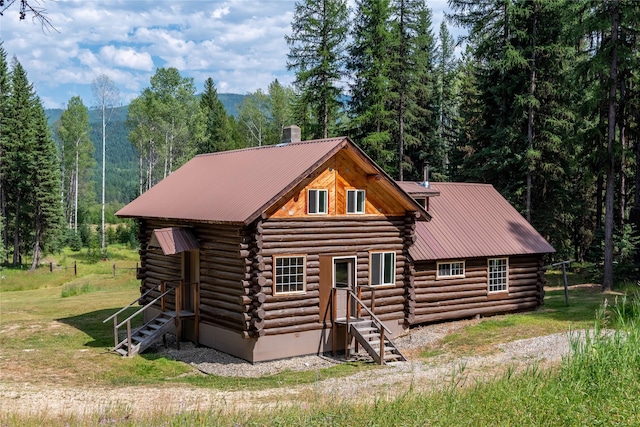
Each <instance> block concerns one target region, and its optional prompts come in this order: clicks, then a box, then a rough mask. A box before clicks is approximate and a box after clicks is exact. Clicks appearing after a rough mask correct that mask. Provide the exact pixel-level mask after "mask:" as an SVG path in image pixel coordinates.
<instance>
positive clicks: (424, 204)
mask: <svg viewBox="0 0 640 427" xmlns="http://www.w3.org/2000/svg"><path fill="white" fill-rule="evenodd" d="M415 201H416V202H418V204H419V205H420V206H422V207H423V208H425V209H426V208H427V199H426V197H416V198H415Z"/></svg>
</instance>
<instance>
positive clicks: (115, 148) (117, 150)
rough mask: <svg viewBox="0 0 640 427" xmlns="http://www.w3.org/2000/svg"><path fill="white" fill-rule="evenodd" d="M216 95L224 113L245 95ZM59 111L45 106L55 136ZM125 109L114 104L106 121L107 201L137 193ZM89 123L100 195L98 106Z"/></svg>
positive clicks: (234, 110) (232, 109)
mask: <svg viewBox="0 0 640 427" xmlns="http://www.w3.org/2000/svg"><path fill="white" fill-rule="evenodd" d="M218 97H219V98H220V101H221V102H222V104H223V105H224V107H225V109H226V110H227V113H228V114H230V115H233V116H237V115H238V106H239V105H240V103H241V102H242V100H243V99H244V97H245V95H240V94H236V93H220V94H218ZM62 111H64V110H62V109H59V108H56V109H48V110H45V112H46V115H47V120H48V122H49V127H50V128H51V129H52V134H53V135H54V137H55V138H56V139H57V132H56V122H57V121H58V120H60V116H62ZM128 112H129V106H128V105H125V106H122V107H117V108H115V109H114V110H113V114H112V116H111V118H110V120H109V122H108V124H107V147H106V157H107V167H106V173H105V190H106V192H105V201H106V202H107V203H109V202H117V203H128V202H130V201H131V200H133V199H134V198H135V197H136V196H137V195H138V153H137V151H136V149H135V147H134V146H133V145H132V144H131V142H130V141H129V139H128V136H129V131H128V129H127V127H126V120H127V114H128ZM89 124H90V125H91V132H90V138H91V141H92V142H93V145H94V147H95V151H94V158H95V160H96V170H95V172H94V174H93V179H94V182H95V185H94V188H95V189H96V197H97V198H100V197H101V192H100V187H101V184H100V182H101V180H102V168H101V164H102V132H101V128H102V116H101V112H100V110H98V109H90V110H89ZM96 202H99V200H96Z"/></svg>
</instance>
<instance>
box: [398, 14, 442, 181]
mask: <svg viewBox="0 0 640 427" xmlns="http://www.w3.org/2000/svg"><path fill="white" fill-rule="evenodd" d="M415 13H416V17H415V21H414V22H415V23H414V37H413V40H412V43H411V49H410V55H411V56H412V61H410V62H409V63H412V64H413V73H411V74H410V75H409V76H408V81H409V87H410V88H411V89H412V90H411V91H410V92H407V94H406V96H405V99H406V104H405V105H406V110H405V118H404V120H403V121H404V122H405V124H406V126H405V127H404V132H403V135H402V140H403V141H404V150H403V151H404V154H405V155H404V159H402V161H401V162H400V163H399V165H400V164H401V165H402V170H401V175H402V178H403V179H409V180H420V179H421V178H422V176H423V174H422V170H423V164H424V163H425V162H429V163H430V164H433V165H435V166H436V170H437V171H438V172H440V171H442V164H443V163H444V158H445V151H444V150H445V147H444V146H443V145H442V144H441V141H440V140H439V139H438V138H437V129H438V115H437V102H436V100H437V74H436V69H435V56H436V45H435V39H434V37H433V34H432V32H431V26H432V21H431V10H430V9H428V8H427V7H426V6H424V5H418V7H417V9H416V11H415Z"/></svg>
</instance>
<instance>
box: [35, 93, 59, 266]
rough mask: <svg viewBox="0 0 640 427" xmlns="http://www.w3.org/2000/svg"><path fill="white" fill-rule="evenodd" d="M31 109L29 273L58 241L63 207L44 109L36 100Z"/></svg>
mask: <svg viewBox="0 0 640 427" xmlns="http://www.w3.org/2000/svg"><path fill="white" fill-rule="evenodd" d="M34 110H35V111H34V123H33V126H34V129H35V138H34V142H35V145H34V146H33V154H32V156H31V157H30V160H31V162H32V164H31V165H30V171H31V179H30V182H31V183H32V185H33V188H32V193H31V194H29V205H30V207H31V209H32V212H33V216H34V218H33V219H34V223H33V225H32V227H33V251H32V258H33V261H32V263H31V270H34V269H36V268H37V267H38V266H39V265H40V258H41V255H42V252H43V250H45V251H46V250H49V249H52V247H53V245H55V243H56V242H57V241H58V239H59V237H60V233H61V225H62V220H63V215H62V205H61V202H60V198H59V197H58V194H59V193H58V191H59V188H60V175H59V170H60V169H59V163H58V161H57V156H56V146H55V142H54V141H53V138H52V137H51V133H50V131H49V127H48V125H47V117H46V115H45V113H44V109H43V108H42V104H41V103H40V100H39V99H37V98H36V100H35V105H34Z"/></svg>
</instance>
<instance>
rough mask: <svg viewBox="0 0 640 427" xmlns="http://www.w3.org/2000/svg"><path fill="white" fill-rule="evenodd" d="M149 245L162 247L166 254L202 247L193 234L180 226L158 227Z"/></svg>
mask: <svg viewBox="0 0 640 427" xmlns="http://www.w3.org/2000/svg"><path fill="white" fill-rule="evenodd" d="M149 246H155V247H160V248H161V249H162V253H163V254H165V255H173V254H179V253H180V252H184V251H190V250H192V249H198V248H200V245H199V244H198V241H197V240H196V238H195V237H194V236H193V234H192V233H191V232H190V231H189V230H187V229H185V228H179V227H169V228H157V229H155V230H153V233H152V234H151V239H150V240H149Z"/></svg>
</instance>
